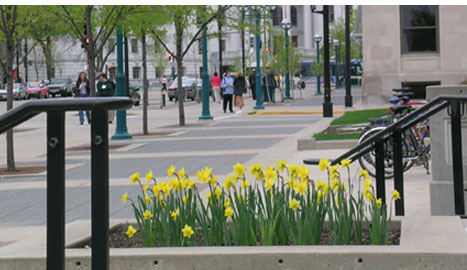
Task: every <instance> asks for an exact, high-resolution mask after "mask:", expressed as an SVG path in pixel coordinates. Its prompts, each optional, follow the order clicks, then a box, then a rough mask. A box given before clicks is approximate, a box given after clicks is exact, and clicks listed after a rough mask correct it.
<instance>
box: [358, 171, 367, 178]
mask: <svg viewBox="0 0 467 270" xmlns="http://www.w3.org/2000/svg"><path fill="white" fill-rule="evenodd" d="M358 176H360V177H363V179H366V178H367V177H368V171H367V170H362V169H360V172H359V173H358Z"/></svg>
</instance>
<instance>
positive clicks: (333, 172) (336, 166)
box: [329, 164, 339, 178]
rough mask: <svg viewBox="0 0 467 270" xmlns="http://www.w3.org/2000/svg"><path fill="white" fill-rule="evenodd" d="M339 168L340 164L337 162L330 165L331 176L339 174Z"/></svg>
mask: <svg viewBox="0 0 467 270" xmlns="http://www.w3.org/2000/svg"><path fill="white" fill-rule="evenodd" d="M337 169H339V164H336V165H334V166H331V167H329V174H330V176H331V178H335V177H337V176H338V171H337Z"/></svg>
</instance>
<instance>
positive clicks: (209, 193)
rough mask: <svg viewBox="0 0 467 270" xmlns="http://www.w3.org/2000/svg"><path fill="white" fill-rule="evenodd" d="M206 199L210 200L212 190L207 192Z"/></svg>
mask: <svg viewBox="0 0 467 270" xmlns="http://www.w3.org/2000/svg"><path fill="white" fill-rule="evenodd" d="M206 199H208V201H210V200H211V199H212V195H211V192H208V193H206Z"/></svg>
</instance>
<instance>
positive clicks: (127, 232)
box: [126, 225, 136, 238]
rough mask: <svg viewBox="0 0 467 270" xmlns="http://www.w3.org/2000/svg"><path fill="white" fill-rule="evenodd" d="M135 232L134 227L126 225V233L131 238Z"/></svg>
mask: <svg viewBox="0 0 467 270" xmlns="http://www.w3.org/2000/svg"><path fill="white" fill-rule="evenodd" d="M135 233H136V229H135V228H133V226H131V225H129V226H128V230H127V231H126V235H127V236H128V237H129V238H132V237H133V235H135Z"/></svg>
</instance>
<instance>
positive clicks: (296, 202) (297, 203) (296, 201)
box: [289, 199, 300, 211]
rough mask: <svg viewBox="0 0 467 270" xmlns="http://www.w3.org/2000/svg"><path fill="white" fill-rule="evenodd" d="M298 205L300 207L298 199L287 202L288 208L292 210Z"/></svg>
mask: <svg viewBox="0 0 467 270" xmlns="http://www.w3.org/2000/svg"><path fill="white" fill-rule="evenodd" d="M299 207H300V201H298V200H296V199H293V200H291V201H290V202H289V208H290V209H292V211H297V209H298V208H299Z"/></svg>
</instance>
